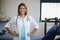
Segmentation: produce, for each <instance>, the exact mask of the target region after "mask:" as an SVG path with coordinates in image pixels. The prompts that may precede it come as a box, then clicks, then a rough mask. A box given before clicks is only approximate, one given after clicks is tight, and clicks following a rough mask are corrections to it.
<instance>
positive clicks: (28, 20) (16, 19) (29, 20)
mask: <svg viewBox="0 0 60 40" xmlns="http://www.w3.org/2000/svg"><path fill="white" fill-rule="evenodd" d="M18 16H19V15H17V17H16V28H17V27H18V25H17V23H18ZM26 21H27V22H28V21H30V19H29V18H28V16H27V20H26ZM17 31H18V28H17ZM14 32H16V31H14Z"/></svg>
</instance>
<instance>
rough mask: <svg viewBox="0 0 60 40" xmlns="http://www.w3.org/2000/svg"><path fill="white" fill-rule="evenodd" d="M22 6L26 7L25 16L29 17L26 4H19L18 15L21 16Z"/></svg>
mask: <svg viewBox="0 0 60 40" xmlns="http://www.w3.org/2000/svg"><path fill="white" fill-rule="evenodd" d="M21 6H24V7H25V8H26V13H25V15H27V7H26V4H25V3H21V4H19V6H18V15H20V7H21Z"/></svg>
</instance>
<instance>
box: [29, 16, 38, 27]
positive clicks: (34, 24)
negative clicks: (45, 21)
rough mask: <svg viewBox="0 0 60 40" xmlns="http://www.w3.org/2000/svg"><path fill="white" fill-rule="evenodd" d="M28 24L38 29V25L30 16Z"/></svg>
mask: <svg viewBox="0 0 60 40" xmlns="http://www.w3.org/2000/svg"><path fill="white" fill-rule="evenodd" d="M30 24H31V26H32V27H33V28H39V25H38V24H37V22H36V21H35V20H34V19H33V18H32V17H31V16H30Z"/></svg>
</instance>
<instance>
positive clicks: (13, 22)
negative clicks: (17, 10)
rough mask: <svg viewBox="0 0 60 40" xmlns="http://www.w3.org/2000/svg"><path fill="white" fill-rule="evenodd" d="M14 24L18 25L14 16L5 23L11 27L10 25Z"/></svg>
mask: <svg viewBox="0 0 60 40" xmlns="http://www.w3.org/2000/svg"><path fill="white" fill-rule="evenodd" d="M13 25H16V22H15V18H14V17H13V18H12V19H11V20H10V21H9V22H8V23H7V24H6V25H5V27H8V28H9V27H12V26H13Z"/></svg>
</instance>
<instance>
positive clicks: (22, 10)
mask: <svg viewBox="0 0 60 40" xmlns="http://www.w3.org/2000/svg"><path fill="white" fill-rule="evenodd" d="M25 13H26V8H25V7H24V6H21V7H20V15H25Z"/></svg>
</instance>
